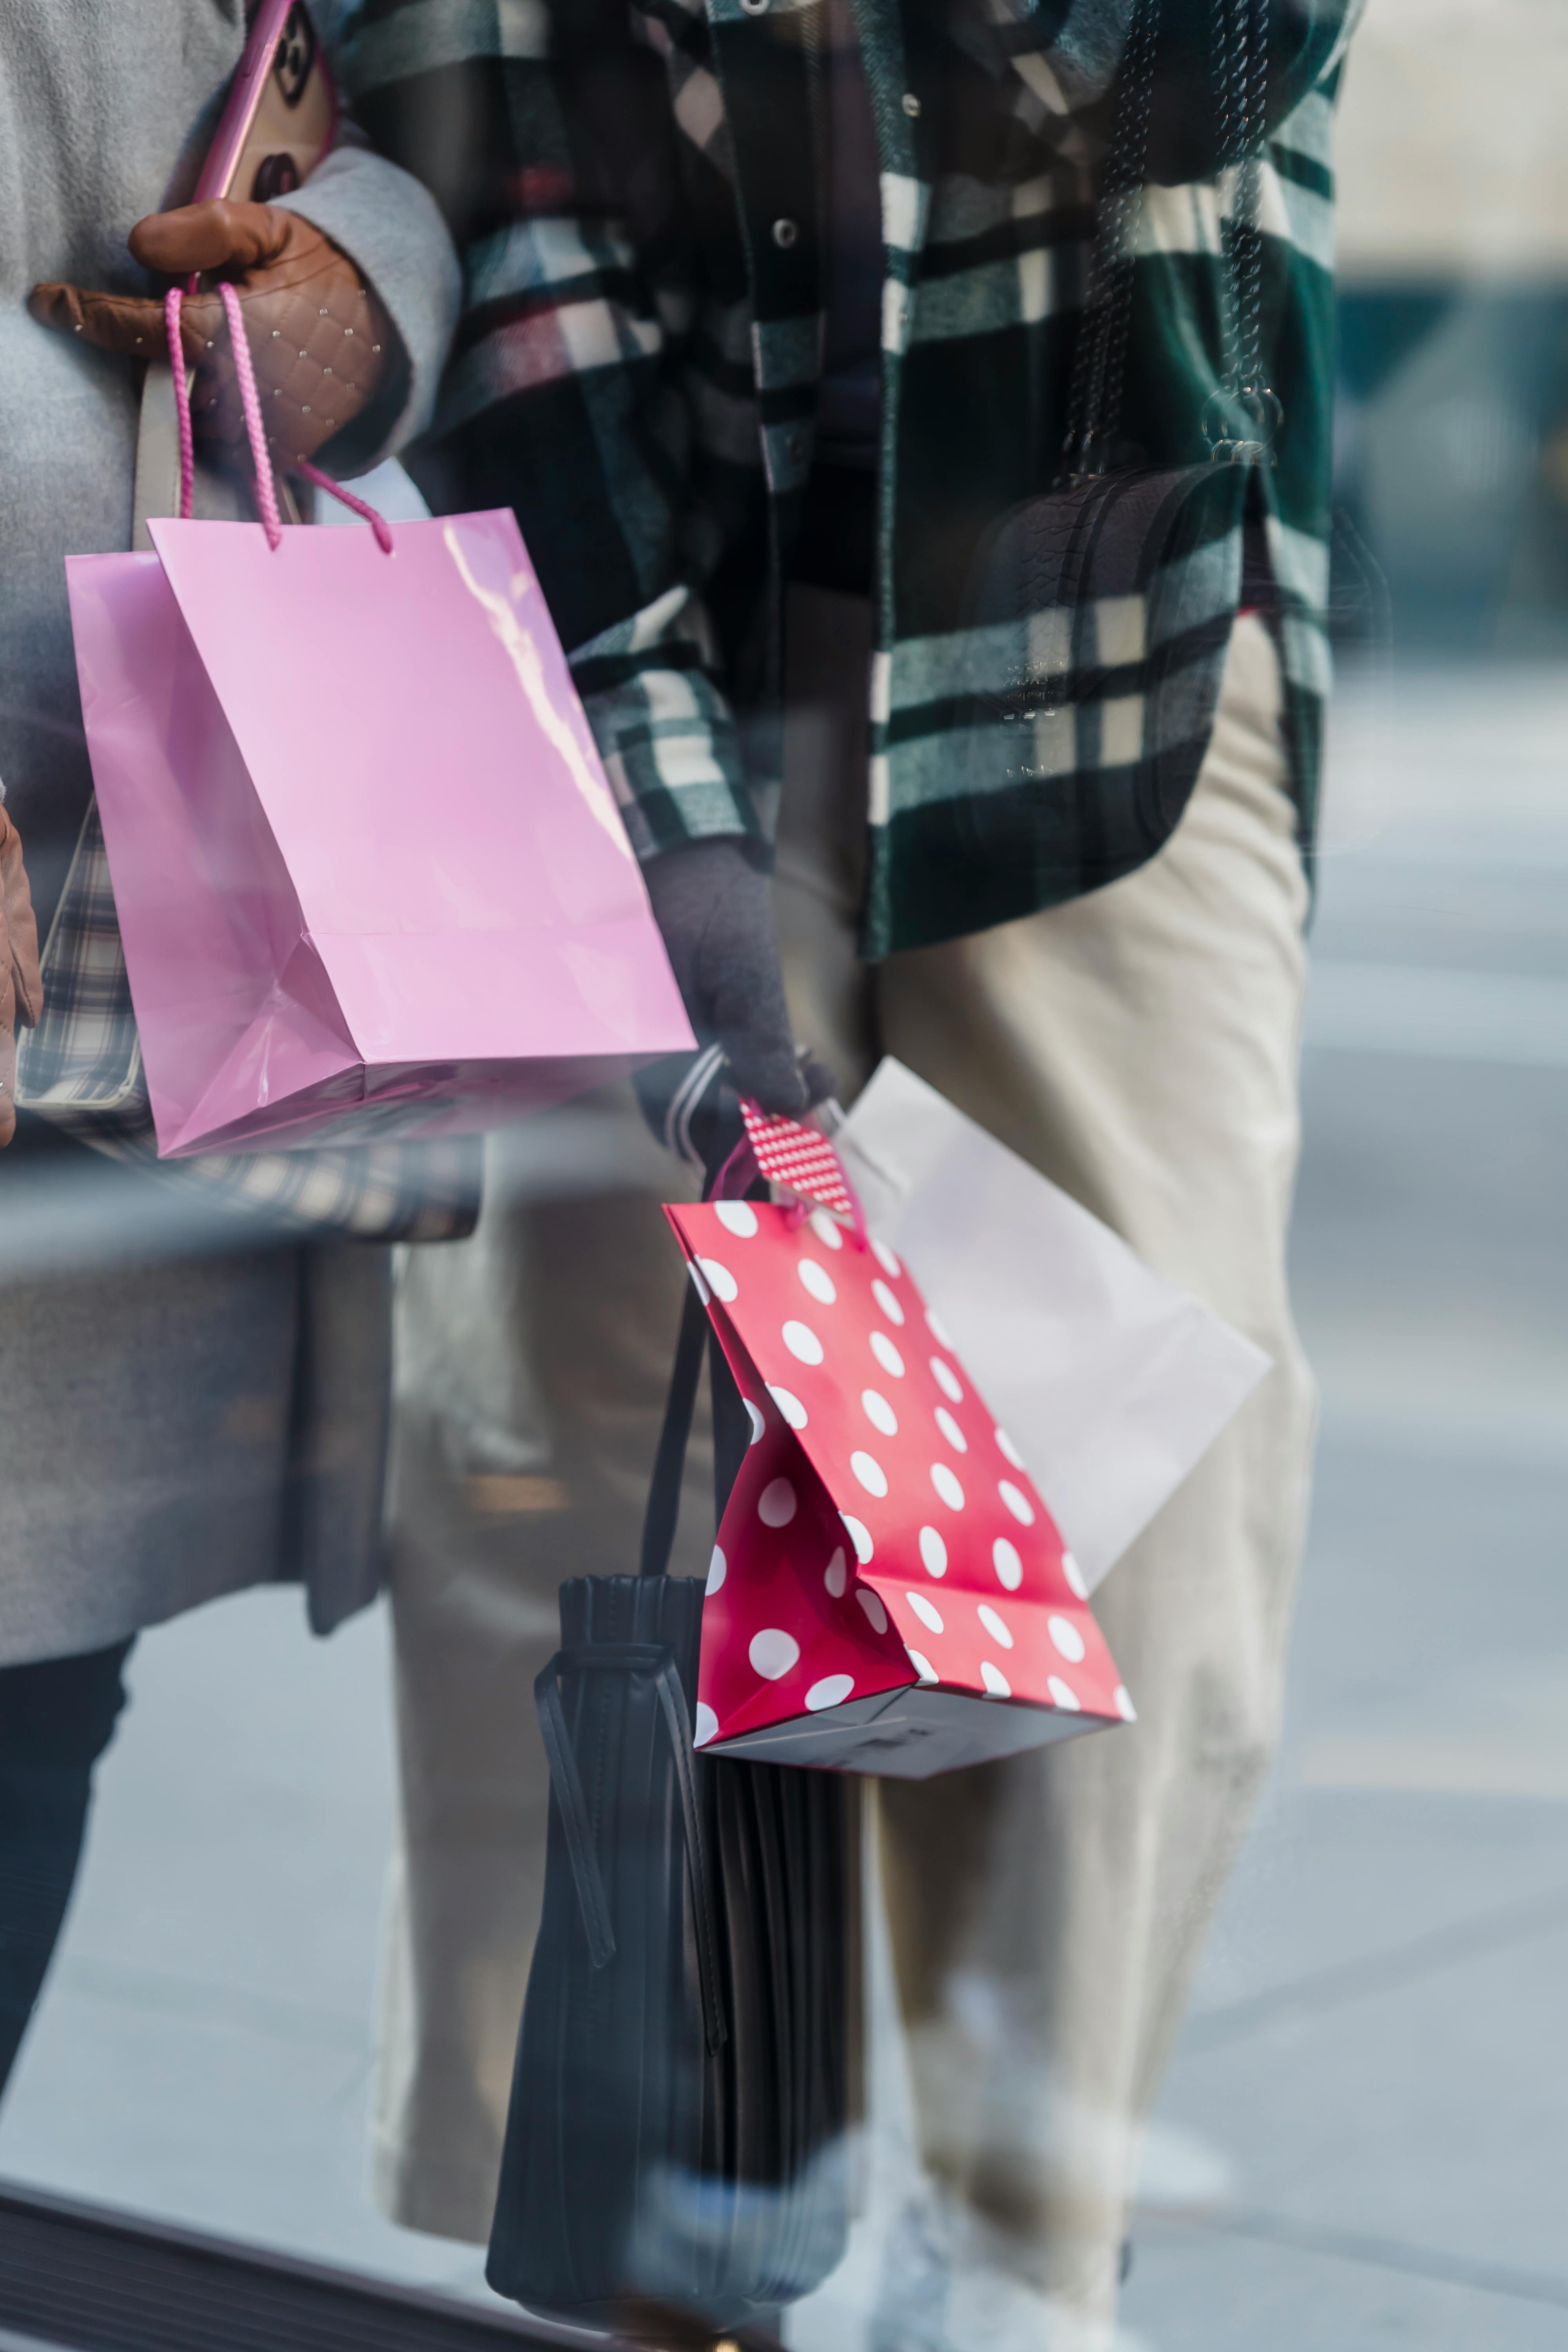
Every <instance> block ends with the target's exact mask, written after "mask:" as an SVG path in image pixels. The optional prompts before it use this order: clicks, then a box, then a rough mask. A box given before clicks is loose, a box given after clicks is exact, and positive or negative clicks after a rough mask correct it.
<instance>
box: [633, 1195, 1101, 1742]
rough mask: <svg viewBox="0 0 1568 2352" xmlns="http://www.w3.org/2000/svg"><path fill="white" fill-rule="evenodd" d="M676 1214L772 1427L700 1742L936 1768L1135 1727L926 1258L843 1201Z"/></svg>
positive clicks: (736, 1518)
mask: <svg viewBox="0 0 1568 2352" xmlns="http://www.w3.org/2000/svg"><path fill="white" fill-rule="evenodd" d="M666 1214H667V1215H668V1218H669V1220H670V1223H671V1224H672V1225H673V1227H674V1229H675V1232H676V1234H677V1237H678V1238H679V1242H680V1245H681V1247H682V1249H683V1251H684V1252H685V1254H686V1256H687V1260H688V1264H689V1268H690V1270H691V1272H692V1275H693V1278H694V1279H695V1280H696V1281H697V1282H698V1283H699V1285H700V1288H701V1291H702V1294H703V1297H704V1300H705V1303H706V1305H707V1308H708V1313H709V1317H710V1320H711V1322H712V1325H713V1328H714V1330H715V1332H716V1333H717V1335H718V1338H719V1342H720V1345H721V1347H722V1349H723V1350H724V1354H725V1357H726V1359H727V1360H728V1362H729V1365H730V1368H731V1371H732V1372H733V1374H734V1376H735V1380H736V1382H737V1384H738V1385H739V1387H740V1390H741V1393H742V1397H743V1398H744V1400H745V1402H746V1405H747V1408H748V1411H749V1413H750V1416H751V1421H752V1444H751V1447H750V1450H749V1451H748V1453H747V1454H746V1456H745V1459H744V1461H743V1463H742V1468H741V1472H740V1475H739V1477H738V1478H737V1480H736V1483H735V1486H734V1487H733V1489H732V1491H731V1496H730V1501H729V1503H728V1506H727V1507H726V1509H725V1512H724V1516H723V1519H722V1522H721V1526H720V1529H719V1538H718V1543H717V1547H716V1549H715V1550H714V1554H713V1560H712V1566H711V1569H710V1575H709V1580H708V1596H707V1600H706V1602H705V1604H704V1609H703V1620H702V1649H701V1661H700V1675H699V1705H698V1708H697V1728H696V1739H697V1744H698V1745H699V1746H702V1747H710V1748H711V1749H712V1751H713V1752H714V1753H715V1754H730V1755H739V1756H755V1757H767V1758H770V1759H773V1760H774V1761H777V1762H782V1763H791V1764H806V1765H820V1766H826V1767H829V1768H833V1769H841V1770H849V1771H858V1772H875V1773H881V1774H889V1775H896V1776H901V1777H908V1778H911V1779H920V1778H923V1777H924V1776H926V1775H927V1774H930V1773H932V1772H940V1771H946V1770H950V1769H952V1768H953V1767H955V1766H957V1765H962V1764H970V1763H975V1762H978V1761H980V1760H981V1759H984V1758H986V1757H994V1756H1002V1755H1007V1754H1010V1753H1012V1752H1014V1751H1015V1750H1016V1749H1019V1748H1031V1747H1035V1746H1037V1745H1039V1744H1040V1743H1041V1742H1043V1741H1045V1740H1048V1739H1056V1738H1062V1737H1064V1736H1067V1735H1068V1734H1071V1733H1075V1732H1080V1731H1088V1730H1094V1729H1098V1728H1100V1727H1104V1726H1106V1725H1108V1724H1111V1723H1116V1722H1120V1721H1123V1720H1126V1719H1128V1718H1130V1717H1131V1714H1132V1705H1131V1699H1130V1698H1129V1696H1128V1694H1127V1692H1126V1691H1125V1690H1124V1689H1123V1687H1122V1685H1121V1679H1120V1677H1119V1675H1118V1674H1117V1670H1116V1667H1115V1664H1114V1663H1113V1662H1112V1659H1111V1656H1110V1651H1109V1650H1108V1649H1107V1647H1106V1644H1105V1642H1104V1640H1103V1638H1102V1636H1101V1634H1100V1630H1099V1627H1098V1626H1097V1625H1096V1623H1095V1621H1094V1617H1093V1615H1092V1613H1091V1612H1090V1610H1089V1606H1088V1602H1087V1596H1086V1593H1085V1591H1084V1588H1083V1582H1082V1579H1081V1578H1080V1577H1079V1574H1078V1571H1077V1569H1076V1567H1075V1564H1074V1562H1073V1559H1072V1557H1071V1555H1070V1553H1068V1551H1067V1550H1066V1549H1065V1547H1064V1545H1063V1543H1062V1539H1061V1537H1060V1535H1059V1534H1058V1531H1057V1528H1056V1526H1055V1524H1054V1522H1053V1520H1052V1518H1051V1516H1050V1513H1049V1511H1048V1510H1047V1507H1046V1505H1045V1503H1044V1502H1043V1501H1042V1499H1041V1497H1040V1496H1039V1494H1038V1493H1037V1490H1036V1488H1035V1486H1034V1484H1033V1482H1032V1481H1031V1479H1030V1477H1029V1475H1028V1473H1027V1471H1026V1469H1025V1468H1024V1467H1023V1465H1022V1462H1021V1460H1020V1458H1019V1455H1018V1452H1017V1449H1016V1446H1015V1445H1014V1444H1013V1443H1012V1441H1011V1440H1010V1438H1009V1437H1008V1435H1007V1433H1006V1432H1005V1430H1003V1429H1000V1428H998V1426H997V1425H996V1423H995V1421H994V1417H993V1416H992V1414H991V1413H990V1412H988V1411H987V1409H986V1406H985V1402H984V1398H982V1397H981V1396H980V1395H979V1394H978V1392H977V1391H976V1390H975V1387H974V1384H973V1381H972V1379H971V1378H970V1375H969V1373H968V1370H966V1368H965V1366H964V1365H963V1362H962V1361H961V1360H960V1358H959V1356H958V1353H957V1350H956V1349H954V1347H953V1345H952V1339H951V1336H950V1335H949V1333H948V1332H947V1330H946V1329H945V1328H944V1327H943V1325H942V1322H941V1320H940V1318H938V1317H936V1316H935V1315H933V1314H932V1313H931V1311H930V1310H929V1308H928V1307H927V1306H926V1304H925V1301H924V1300H923V1298H922V1297H921V1294H920V1291H919V1289H918V1287H917V1286H916V1285H915V1283H914V1281H913V1280H912V1278H911V1277H910V1272H909V1269H908V1267H907V1266H906V1265H903V1264H902V1263H901V1262H900V1259H899V1258H898V1257H897V1256H896V1255H894V1253H893V1252H892V1251H891V1250H890V1249H889V1248H887V1247H886V1246H885V1245H884V1244H879V1243H878V1242H875V1241H869V1242H868V1241H867V1240H866V1239H865V1238H864V1236H863V1235H862V1234H858V1232H857V1231H856V1228H855V1225H854V1223H853V1222H846V1221H844V1220H842V1219H840V1218H838V1217H836V1216H834V1215H833V1214H831V1213H830V1212H829V1211H828V1210H827V1209H826V1207H824V1206H820V1205H819V1206H818V1207H817V1208H816V1209H815V1210H814V1211H813V1212H812V1213H811V1214H810V1216H809V1217H807V1218H804V1219H803V1217H802V1216H801V1214H800V1213H799V1211H798V1210H797V1209H795V1208H793V1207H790V1206H786V1205H782V1204H777V1203H774V1202H753V1201H719V1202H704V1203H702V1204H701V1205H700V1206H696V1207H679V1208H670V1209H668V1210H667V1212H666Z"/></svg>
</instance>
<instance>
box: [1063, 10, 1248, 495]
mask: <svg viewBox="0 0 1568 2352" xmlns="http://www.w3.org/2000/svg"><path fill="white" fill-rule="evenodd" d="M1212 5H1213V8H1214V56H1215V93H1216V96H1217V98H1218V100H1219V107H1220V151H1219V152H1220V163H1221V168H1222V170H1223V169H1225V168H1234V170H1235V173H1236V180H1235V188H1234V193H1233V196H1232V202H1231V208H1230V210H1229V212H1228V213H1227V214H1226V215H1225V216H1224V217H1223V219H1222V221H1221V224H1220V271H1219V277H1220V286H1219V312H1220V344H1221V358H1222V373H1223V379H1224V390H1223V392H1221V393H1217V394H1214V395H1213V396H1212V397H1211V398H1210V400H1209V401H1208V403H1207V404H1206V405H1205V410H1204V416H1203V429H1204V434H1205V439H1206V440H1207V441H1208V443H1209V447H1210V454H1211V455H1212V456H1213V457H1215V459H1216V460H1219V461H1220V462H1228V463H1232V464H1250V463H1255V462H1259V461H1262V462H1265V463H1268V464H1272V462H1273V458H1272V455H1271V450H1270V444H1271V442H1272V440H1273V437H1274V435H1275V433H1276V432H1277V431H1278V430H1279V425H1280V423H1281V421H1282V412H1281V410H1280V406H1279V400H1278V398H1277V397H1276V395H1275V394H1274V392H1273V390H1272V388H1271V387H1270V386H1269V385H1268V383H1266V382H1265V380H1264V373H1263V239H1262V235H1261V231H1260V229H1259V226H1258V209H1259V201H1260V196H1261V190H1262V176H1263V143H1264V142H1263V126H1264V122H1265V119H1266V114H1265V110H1266V93H1267V76H1268V0H1212ZM1160 10H1161V0H1132V6H1131V16H1130V17H1129V21H1128V28H1127V46H1126V50H1125V53H1124V58H1123V66H1122V72H1121V86H1120V89H1119V92H1118V99H1117V108H1116V118H1115V122H1114V126H1113V129H1112V132H1111V138H1110V147H1109V149H1108V151H1107V153H1106V158H1105V166H1104V170H1103V173H1102V174H1101V181H1100V196H1099V200H1098V204H1097V206H1096V219H1095V242H1094V247H1093V251H1092V253H1091V255H1090V258H1089V284H1088V288H1087V289H1086V296H1085V304H1084V324H1083V329H1082V332H1081V335H1080V338H1079V349H1078V352H1077V355H1076V358H1075V361H1074V366H1073V375H1072V383H1071V385H1070V387H1069V391H1068V419H1067V429H1066V432H1065V434H1064V436H1063V440H1062V469H1061V472H1060V474H1059V475H1058V488H1060V487H1061V486H1062V484H1063V483H1065V482H1067V481H1069V480H1074V479H1078V478H1082V477H1084V476H1088V475H1094V474H1100V473H1103V472H1104V471H1105V469H1106V467H1107V465H1108V464H1109V463H1110V461H1111V459H1112V457H1113V451H1114V443H1115V437H1116V433H1117V429H1118V426H1119V425H1120V423H1121V395H1122V385H1123V381H1124V376H1125V371H1126V356H1127V345H1128V336H1129V330H1130V326H1131V314H1132V289H1133V278H1134V268H1135V259H1136V257H1135V250H1134V238H1135V230H1136V226H1137V221H1138V215H1139V214H1140V212H1141V210H1142V204H1143V193H1144V173H1145V164H1146V161H1147V152H1148V143H1149V119H1150V112H1151V109H1152V99H1153V87H1154V67H1155V58H1156V52H1157V47H1158V34H1159V21H1160ZM1243 420H1245V422H1246V424H1247V425H1248V426H1249V427H1250V430H1249V431H1247V432H1243V433H1241V434H1237V431H1236V430H1235V427H1236V425H1237V423H1239V422H1242V421H1243Z"/></svg>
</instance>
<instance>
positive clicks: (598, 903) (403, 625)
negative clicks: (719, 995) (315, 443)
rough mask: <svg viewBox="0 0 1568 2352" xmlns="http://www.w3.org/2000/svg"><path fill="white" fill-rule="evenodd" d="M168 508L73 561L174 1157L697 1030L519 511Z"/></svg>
mask: <svg viewBox="0 0 1568 2352" xmlns="http://www.w3.org/2000/svg"><path fill="white" fill-rule="evenodd" d="M259 485H260V475H259V472H258V487H259ZM263 511H264V512H267V511H268V509H267V507H266V504H265V502H264V504H263ZM377 520H378V523H379V518H378V519H377ZM150 529H151V534H152V539H153V548H154V550H155V552H154V553H153V554H131V555H85V556H74V557H71V558H69V559H68V564H67V571H68V585H69V593H70V607H71V621H72V626H73V629H74V632H75V637H76V654H77V667H78V672H79V677H80V682H81V700H82V711H83V717H84V720H85V723H86V729H87V740H88V748H89V753H90V755H91V761H92V772H93V781H94V783H95V786H96V788H97V793H98V801H99V807H100V814H101V817H102V823H103V834H104V840H105V844H106V846H107V849H108V855H109V865H110V875H111V877H112V880H113V885H114V898H115V906H116V909H117V912H118V918H119V924H120V929H121V937H122V939H123V942H124V949H125V961H126V968H127V971H128V974H129V978H130V983H131V994H132V1003H133V1005H134V1009H135V1013H136V1021H137V1026H138V1029H139V1032H140V1035H141V1042H142V1058H143V1062H144V1066H145V1069H146V1076H147V1084H148V1090H149V1093H150V1095H151V1097H152V1105H153V1118H154V1121H155V1124H156V1128H157V1135H158V1145H159V1150H160V1151H161V1152H163V1154H165V1155H178V1154H183V1153H187V1152H193V1151H197V1150H202V1151H206V1150H232V1149H234V1148H235V1147H237V1146H240V1145H243V1144H246V1143H248V1142H250V1141H253V1140H258V1139H262V1138H266V1139H267V1140H268V1143H270V1144H272V1145H277V1144H279V1143H282V1144H288V1143H303V1142H307V1141H315V1140H318V1139H321V1138H323V1137H324V1136H326V1135H327V1134H329V1133H330V1134H331V1138H332V1139H333V1140H339V1139H353V1138H355V1137H370V1136H375V1137H384V1136H387V1135H389V1134H407V1135H415V1134H435V1133H443V1132H444V1133H452V1132H457V1131H459V1130H462V1129H477V1128H482V1127H486V1126H489V1125H493V1124H495V1123H496V1122H498V1121H499V1120H501V1119H504V1118H508V1117H510V1115H511V1114H513V1113H514V1112H517V1111H519V1110H522V1109H525V1108H531V1107H533V1106H536V1105H540V1104H543V1103H548V1102H551V1101H554V1100H557V1099H559V1098H560V1097H563V1096H566V1095H569V1094H572V1093H574V1092H576V1091H578V1090H579V1089H582V1088H585V1087H592V1086H595V1085H597V1084H598V1083H600V1082H601V1081H602V1080H604V1079H606V1078H611V1077H615V1076H621V1075H624V1074H625V1073H626V1072H627V1071H628V1070H630V1069H633V1068H635V1067H636V1066H638V1065H639V1064H640V1063H642V1062H644V1061H646V1060H647V1059H649V1058H651V1057H653V1056H655V1055H660V1054H665V1053H668V1052H672V1051H678V1050H680V1049H682V1048H687V1047H689V1046H690V1045H691V1043H692V1039H691V1033H690V1030H689V1026H688V1024H687V1021H686V1017H685V1014H684V1013H683V1011H682V1009H681V1003H680V999H679V992H678V991H677V988H676V985H675V982H674V979H673V977H672V975H671V973H670V971H669V966H668V961H667V960H666V957H665V954H664V950H663V947H662V944H661V942H660V940H659V936H658V930H657V929H656V927H655V925H654V921H653V917H652V913H651V911H650V908H649V906H648V900H647V892H646V891H645V889H644V887H643V883H642V879H641V876H640V873H639V871H638V868H637V861H636V859H635V857H634V856H633V854H632V850H631V847H630V845H629V844H628V842H627V839H626V831H625V828H624V826H623V824H622V823H621V819H620V816H619V814H618V813H617V811H616V804H615V801H614V797H613V795H612V793H611V791H610V788H609V784H608V782H607V781H606V779H605V772H604V769H603V767H602V765H601V763H600V760H599V756H598V753H597V751H596V750H595V744H594V739H593V736H592V733H591V732H590V730H589V727H588V723H587V720H586V718H585V717H584V712H583V709H582V706H581V704H580V702H579V700H578V698H577V696H576V694H575V692H574V688H573V686H572V682H571V679H570V677H569V675H568V672H567V667H566V662H565V658H564V656H563V653H562V650H561V646H560V644H559V642H558V640H557V638H556V635H555V632H554V629H553V628H552V625H551V621H550V616H549V614H548V612H547V611H546V609H545V604H544V599H543V597H542V594H541V592H540V588H539V584H538V582H537V580H536V578H535V576H534V572H533V569H532V566H531V563H530V562H529V559H528V553H527V550H526V549H525V548H524V546H523V543H522V540H521V535H520V533H519V530H518V528H517V523H516V521H515V520H514V518H513V517H512V515H511V513H510V511H507V510H500V511H497V512H494V513H485V514H468V515H455V516H449V517H446V518H442V519H437V520H429V521H417V522H399V523H397V524H396V525H395V526H388V525H386V524H384V523H380V524H379V529H378V530H376V531H374V532H373V531H371V530H316V529H309V528H301V527H297V528H292V529H286V530H279V529H278V528H277V527H276V521H275V517H269V520H268V522H267V523H216V522H191V521H173V520H171V521H154V522H153V523H152V524H151V526H150Z"/></svg>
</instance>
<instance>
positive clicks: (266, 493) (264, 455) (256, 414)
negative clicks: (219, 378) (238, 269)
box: [163, 285, 283, 550]
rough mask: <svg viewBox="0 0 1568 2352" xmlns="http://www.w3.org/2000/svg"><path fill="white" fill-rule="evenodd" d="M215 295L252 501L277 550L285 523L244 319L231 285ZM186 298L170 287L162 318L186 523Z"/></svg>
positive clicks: (189, 492) (189, 469) (190, 451)
mask: <svg viewBox="0 0 1568 2352" xmlns="http://www.w3.org/2000/svg"><path fill="white" fill-rule="evenodd" d="M218 292H219V294H220V295H221V296H222V297H223V307H224V311H225V314H226V317H227V320H228V331H229V333H230V335H231V336H232V338H233V340H234V372H235V373H236V375H237V377H238V378H239V402H240V406H241V407H242V408H243V409H244V411H245V429H246V432H247V435H248V436H249V439H250V457H251V462H252V464H253V465H254V466H255V467H256V503H257V505H258V507H259V509H261V527H262V529H263V530H265V531H266V533H267V544H268V547H270V548H272V549H274V550H276V549H277V548H279V547H281V545H282V544H283V525H282V523H281V521H280V520H279V515H278V492H277V489H276V488H275V486H274V484H273V480H272V460H271V458H270V457H268V452H267V435H266V433H265V431H264V430H263V428H262V423H261V402H260V399H259V397H258V394H257V390H256V371H255V369H254V368H253V367H252V366H251V364H250V345H249V344H248V342H247V341H246V338H245V320H244V317H243V315H242V313H241V311H240V307H239V297H238V295H237V293H236V292H235V290H234V289H233V287H232V286H227V285H225V286H220V287H219V289H218ZM184 299H185V298H184V294H183V293H182V291H181V289H180V288H179V287H177V286H171V287H170V289H169V290H168V292H167V294H165V296H164V297H163V318H164V321H165V323H166V325H167V327H168V330H169V358H170V361H171V362H172V363H173V366H174V407H175V410H176V412H177V414H178V416H179V420H180V517H181V520H182V521H185V522H188V521H189V520H190V515H191V500H192V498H193V495H194V492H195V450H194V447H193V443H192V434H191V387H190V385H189V383H187V382H186V379H185V352H184V344H183V343H182V342H181V341H180V311H181V309H182V307H183V305H184Z"/></svg>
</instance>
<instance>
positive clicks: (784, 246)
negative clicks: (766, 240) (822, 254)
mask: <svg viewBox="0 0 1568 2352" xmlns="http://www.w3.org/2000/svg"><path fill="white" fill-rule="evenodd" d="M799 235H800V229H799V226H798V225H797V224H796V223H795V221H792V220H776V221H774V223H773V243H774V244H775V245H776V246H777V247H779V250H780V251H781V252H783V253H787V252H788V251H789V249H790V247H791V246H792V245H793V244H794V243H795V239H796V237H797V236H799Z"/></svg>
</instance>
